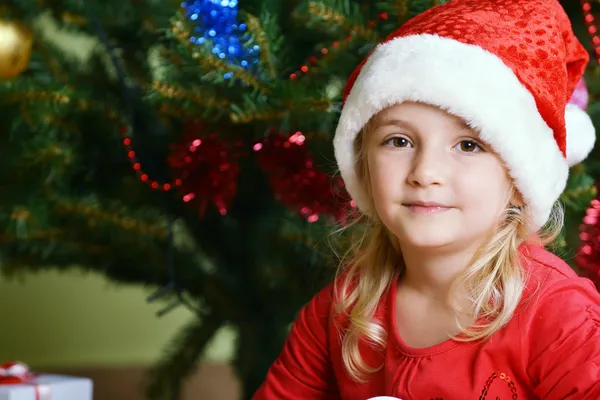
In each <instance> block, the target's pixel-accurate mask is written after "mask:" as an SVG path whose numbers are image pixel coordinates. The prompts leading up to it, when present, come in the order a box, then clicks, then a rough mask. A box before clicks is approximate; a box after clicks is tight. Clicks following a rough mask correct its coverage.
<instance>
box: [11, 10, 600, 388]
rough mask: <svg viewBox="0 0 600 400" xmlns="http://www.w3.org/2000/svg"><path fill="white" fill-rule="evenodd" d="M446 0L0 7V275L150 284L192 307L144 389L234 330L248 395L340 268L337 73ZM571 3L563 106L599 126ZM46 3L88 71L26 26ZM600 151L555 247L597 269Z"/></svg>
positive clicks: (568, 197)
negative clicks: (567, 101) (63, 273)
mask: <svg viewBox="0 0 600 400" xmlns="http://www.w3.org/2000/svg"><path fill="white" fill-rule="evenodd" d="M441 2H442V1H441V0H438V1H436V0H413V1H407V0H394V1H391V0H390V1H377V0H373V1H349V0H295V1H285V2H283V1H279V0H247V1H244V2H243V3H242V4H238V1H237V0H197V1H188V2H184V3H172V2H164V1H163V2H161V1H151V0H147V1H143V0H139V1H130V2H124V3H123V2H117V1H108V0H104V1H95V2H94V1H86V2H80V1H73V0H61V1H58V0H41V1H36V2H32V1H26V0H8V2H6V1H5V2H3V5H1V6H0V15H1V18H0V79H2V80H1V81H0V98H1V99H2V105H3V107H2V108H1V109H0V113H1V118H2V121H3V122H4V124H3V125H4V128H3V130H2V134H1V135H0V148H1V149H2V154H3V156H2V159H1V163H2V164H1V165H2V168H0V188H1V191H0V221H1V223H2V226H3V227H4V230H3V231H2V233H1V236H0V237H1V238H2V240H1V241H0V266H1V268H2V273H3V274H4V275H6V276H13V275H15V274H16V273H20V272H35V271H40V270H43V269H49V268H53V269H61V270H67V269H70V268H80V269H84V270H89V271H96V272H99V273H102V274H104V275H105V276H107V277H108V278H110V279H111V280H113V281H115V282H122V283H136V284H139V285H144V286H148V287H155V288H156V289H157V292H156V294H155V296H153V297H152V299H150V300H154V299H155V298H162V299H164V298H168V299H171V300H172V302H171V303H170V305H169V306H168V307H167V308H166V309H165V311H164V312H168V310H169V309H170V308H171V307H175V306H178V305H182V304H183V305H185V306H187V307H189V309H190V310H191V311H192V312H194V313H196V314H197V316H198V318H197V319H195V321H194V322H193V323H191V324H190V325H189V326H187V327H185V328H184V329H183V330H182V332H181V333H180V335H178V336H177V337H176V338H174V339H173V342H172V345H171V346H169V348H167V349H166V350H165V356H164V359H163V360H162V361H161V362H160V363H159V364H158V365H156V366H155V368H154V369H153V370H152V371H151V373H150V376H149V378H150V380H149V384H148V388H147V393H148V398H150V399H177V398H178V397H179V392H180V387H181V382H182V381H183V380H184V379H185V377H186V376H187V375H189V374H190V373H191V372H192V371H193V370H194V368H195V367H196V365H197V364H198V363H199V362H200V361H201V358H202V353H203V350H204V349H205V347H206V344H207V343H208V342H209V341H210V339H211V338H212V337H213V336H214V334H215V332H217V330H218V329H219V328H221V327H222V326H224V325H230V326H233V327H234V328H235V329H236V330H237V333H238V338H237V342H236V351H235V358H234V360H233V366H234V368H235V371H236V373H237V375H238V376H239V378H240V380H241V382H242V388H243V398H244V399H249V398H250V397H251V396H252V394H253V393H254V391H255V390H256V389H257V387H258V385H259V384H260V383H261V382H262V380H263V379H264V376H265V373H266V370H267V368H268V366H269V365H270V364H271V362H272V361H273V360H274V358H275V357H276V356H277V354H278V353H279V351H280V349H281V347H282V344H283V341H284V340H285V337H286V335H287V332H288V328H289V324H290V323H291V322H292V321H293V320H294V318H295V316H296V313H297V312H298V310H299V309H300V308H301V307H302V305H303V304H305V303H306V302H307V301H308V300H309V299H310V298H311V297H312V296H313V295H314V293H316V292H317V291H318V290H319V289H320V288H321V287H322V285H324V284H325V283H326V282H327V281H328V280H329V279H330V278H331V276H332V274H333V273H334V271H335V263H336V259H335V258H334V257H332V255H331V254H332V253H333V252H332V250H331V249H330V248H329V245H330V243H329V242H330V241H329V239H330V238H331V237H332V236H331V235H332V234H334V232H335V229H336V228H337V227H338V226H340V225H344V223H345V222H346V218H347V216H348V215H350V214H352V212H353V204H352V202H351V201H350V200H349V198H348V196H347V194H346V193H345V191H344V187H343V183H342V182H341V180H340V178H339V177H338V176H337V175H336V174H335V162H334V157H333V149H332V145H331V140H332V136H333V133H334V127H335V124H336V121H337V118H338V116H339V110H340V107H341V94H342V89H343V85H344V83H345V80H346V78H347V77H348V75H349V74H350V72H351V71H352V69H353V68H354V67H355V66H356V65H357V64H358V63H359V62H360V61H361V60H362V59H363V58H364V57H365V56H366V55H367V54H368V52H369V51H370V50H371V49H372V48H373V46H374V45H375V44H376V43H377V42H378V41H379V40H381V39H382V38H383V37H385V36H386V34H387V33H389V32H391V31H392V30H394V29H396V28H397V27H398V26H399V25H400V24H402V23H403V22H404V21H406V20H407V19H409V18H411V17H412V16H414V15H416V14H418V13H420V12H422V11H424V10H426V9H428V8H430V7H433V6H435V5H437V4H439V3H441ZM564 3H565V4H564V7H565V9H566V10H567V12H568V14H569V15H570V17H571V20H572V22H573V25H574V28H575V30H576V32H577V34H578V35H579V37H580V39H581V41H582V43H584V44H585V45H586V46H587V47H588V48H589V50H590V54H592V55H593V57H592V62H591V63H590V68H589V71H588V74H587V75H586V84H587V91H586V89H585V87H584V86H582V87H581V89H580V90H579V91H578V92H577V96H574V98H573V99H572V101H573V102H576V103H577V104H579V105H580V106H581V107H587V111H588V112H589V113H590V115H591V116H592V118H593V119H594V120H595V121H598V117H599V116H600V111H599V110H600V108H599V107H600V105H599V104H600V103H599V102H597V101H596V96H597V93H599V92H600V79H599V75H598V63H597V61H596V59H595V58H594V57H597V56H598V54H600V38H598V36H596V34H597V30H596V25H595V19H594V13H595V12H596V11H599V10H598V9H596V8H595V7H598V6H595V5H594V6H592V5H591V4H590V3H588V2H585V1H584V2H582V4H581V5H580V4H577V2H566V1H565V2H564ZM599 8H600V7H599ZM48 15H49V16H51V17H52V18H53V19H54V20H55V21H56V22H57V23H58V24H59V25H60V27H61V29H64V30H69V31H72V32H78V33H81V34H82V35H87V36H89V37H91V38H93V39H94V43H96V44H95V46H94V50H93V53H92V55H91V57H90V59H89V60H88V61H87V62H86V63H85V64H84V65H82V64H81V63H80V62H78V61H77V60H74V59H72V58H70V57H68V56H67V55H65V53H64V52H63V50H61V48H60V46H57V45H56V44H54V43H52V42H51V41H49V40H47V38H46V37H45V36H44V35H43V32H41V31H40V30H39V29H37V28H36V21H37V20H38V19H39V18H40V16H48ZM432 62H434V60H432ZM582 84H583V83H582ZM588 91H589V94H590V95H589V99H588V98H587V95H588ZM588 103H589V104H588ZM597 126H598V125H597ZM599 160H600V157H599V155H598V154H597V153H594V154H592V155H591V156H590V158H589V160H588V161H586V162H585V164H582V165H578V166H576V167H574V168H573V169H572V171H571V176H570V180H569V184H568V188H567V189H566V190H565V192H564V194H563V197H562V200H563V202H564V203H565V205H566V208H567V224H566V229H565V231H564V233H563V236H561V238H560V239H559V240H558V241H557V246H556V247H554V250H555V251H557V252H559V253H560V254H561V255H563V256H566V257H567V259H568V260H570V261H571V263H572V265H573V268H576V269H577V270H578V272H580V273H582V274H586V275H588V276H590V277H591V278H592V279H595V281H596V282H600V280H599V279H598V272H597V271H598V270H600V268H599V266H600V258H599V257H598V254H600V251H599V250H600V249H599V247H598V243H599V238H600V232H599V231H598V228H597V224H598V217H600V211H599V210H600V202H598V201H597V200H595V197H596V185H595V182H596V181H597V180H598V178H599V177H600V170H599V166H598V161H599ZM580 231H582V232H580ZM343 247H344V246H343V243H342V242H340V243H339V244H338V247H336V248H337V249H339V250H340V251H343ZM576 254H577V255H578V256H577V257H575V255H576Z"/></svg>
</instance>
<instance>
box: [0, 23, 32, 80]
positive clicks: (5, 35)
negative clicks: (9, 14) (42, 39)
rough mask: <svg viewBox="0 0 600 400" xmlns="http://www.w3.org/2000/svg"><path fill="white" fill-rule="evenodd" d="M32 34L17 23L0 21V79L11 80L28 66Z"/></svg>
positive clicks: (25, 27)
mask: <svg viewBox="0 0 600 400" xmlns="http://www.w3.org/2000/svg"><path fill="white" fill-rule="evenodd" d="M32 46H33V33H32V32H31V29H29V28H28V27H27V26H25V25H24V24H22V23H21V22H17V21H4V20H0V79H12V78H14V77H16V76H18V75H19V74H21V72H23V71H24V70H25V69H26V68H27V66H28V65H29V60H30V58H31V48H32Z"/></svg>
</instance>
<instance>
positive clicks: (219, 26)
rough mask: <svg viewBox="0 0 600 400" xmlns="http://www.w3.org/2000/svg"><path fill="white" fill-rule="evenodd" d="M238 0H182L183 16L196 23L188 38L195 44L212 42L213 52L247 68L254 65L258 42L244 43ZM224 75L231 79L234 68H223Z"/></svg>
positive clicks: (257, 52)
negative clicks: (250, 44)
mask: <svg viewBox="0 0 600 400" xmlns="http://www.w3.org/2000/svg"><path fill="white" fill-rule="evenodd" d="M237 5H238V1H237V0H220V1H212V0H194V1H186V2H183V3H182V7H183V8H185V10H186V16H187V17H188V18H189V19H190V20H191V21H192V22H194V23H196V24H197V27H196V28H195V29H194V34H195V35H194V36H192V37H191V38H190V40H191V41H192V42H193V43H196V44H198V45H207V44H210V45H211V46H212V50H211V51H212V53H213V54H215V55H217V56H218V57H219V58H221V59H226V60H227V61H228V62H229V63H231V64H234V65H237V66H241V67H243V68H246V69H252V68H254V67H255V66H256V65H257V64H258V61H259V57H258V55H259V54H260V46H258V45H253V46H250V47H245V46H244V43H245V42H247V41H249V40H250V35H249V34H248V31H247V29H248V27H247V26H246V24H244V23H239V22H238V19H237V17H238V9H237ZM223 77H224V78H225V79H231V78H232V77H233V72H225V73H224V75H223Z"/></svg>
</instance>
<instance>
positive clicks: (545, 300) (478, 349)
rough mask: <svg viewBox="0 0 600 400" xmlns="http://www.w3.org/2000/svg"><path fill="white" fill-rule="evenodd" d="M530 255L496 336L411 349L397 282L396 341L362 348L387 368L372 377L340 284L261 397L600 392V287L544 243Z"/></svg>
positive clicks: (426, 399)
mask: <svg viewBox="0 0 600 400" xmlns="http://www.w3.org/2000/svg"><path fill="white" fill-rule="evenodd" d="M520 253H521V258H522V260H523V263H522V264H523V267H524V268H525V270H526V271H527V273H528V275H529V277H528V280H527V284H526V289H525V290H524V293H523V298H522V300H521V303H520V304H519V306H518V308H517V310H516V312H515V314H514V316H513V318H512V319H511V321H510V322H509V323H508V325H507V326H505V327H504V328H503V329H502V330H500V331H498V332H497V333H496V334H495V335H494V336H493V337H492V338H491V339H490V340H487V341H478V342H456V341H453V340H448V341H445V342H443V343H440V344H438V345H435V346H432V347H428V348H423V349H415V348H410V347H408V346H407V345H406V344H405V343H404V342H403V341H402V338H400V336H399V335H398V333H397V330H396V322H395V311H396V305H395V298H396V296H395V294H396V285H395V284H394V285H392V287H391V289H390V290H389V291H388V293H387V294H386V295H385V296H384V297H383V298H382V299H381V303H380V306H379V308H378V310H377V313H376V318H378V319H380V321H381V322H382V324H383V326H384V328H385V329H386V330H387V332H388V345H387V348H386V349H385V351H383V352H382V351H381V350H380V351H379V352H378V351H376V350H374V349H372V348H370V347H369V346H366V345H365V346H362V350H363V353H362V354H363V357H364V359H365V361H367V363H368V364H369V365H372V366H377V365H381V364H382V363H383V368H382V369H381V370H380V371H379V372H377V373H375V374H374V375H372V376H371V377H370V379H369V381H368V382H367V383H364V384H358V383H355V382H353V381H352V380H351V379H350V378H349V377H348V375H347V374H346V372H345V368H344V365H343V363H342V356H341V346H340V339H339V334H338V331H337V327H336V326H337V325H334V321H333V314H332V311H333V309H332V306H333V301H332V299H333V285H332V284H330V285H329V286H328V287H326V288H325V289H323V290H322V291H321V292H320V293H318V294H317V295H316V296H315V297H314V298H313V299H312V300H311V301H310V302H309V303H308V304H307V305H306V306H305V307H304V308H303V309H302V311H301V313H300V315H299V317H298V319H297V320H296V322H295V323H294V326H293V328H292V330H291V332H290V334H289V337H288V339H287V341H286V343H285V346H284V348H283V350H282V352H281V354H280V356H279V358H278V359H277V360H276V361H275V362H274V363H273V365H272V366H271V368H270V369H269V372H268V374H267V377H266V380H265V382H264V383H263V385H262V386H261V387H260V389H259V390H258V391H257V392H256V394H255V395H254V397H253V399H254V400H275V399H286V400H295V399H297V400H300V399H302V400H317V399H318V400H325V399H327V400H329V399H344V400H366V399H369V398H371V397H375V396H383V395H387V396H395V397H398V398H401V399H403V400H434V399H435V400H477V399H487V400H506V399H520V400H525V399H547V400H559V399H561V400H562V399H569V400H575V399H577V400H584V399H585V400H599V399H600V295H599V294H598V292H597V291H596V289H595V288H594V286H593V284H592V283H591V282H590V281H589V280H587V279H583V278H578V277H577V276H576V274H575V273H574V272H573V271H572V269H571V268H570V267H569V266H568V265H567V264H566V263H564V262H563V261H562V260H560V259H559V258H558V257H555V256H554V255H553V254H551V253H549V252H548V251H546V250H544V249H543V248H541V247H537V246H533V245H523V246H521V249H520ZM480 396H481V397H480Z"/></svg>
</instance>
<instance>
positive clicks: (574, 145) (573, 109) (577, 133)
mask: <svg viewBox="0 0 600 400" xmlns="http://www.w3.org/2000/svg"><path fill="white" fill-rule="evenodd" d="M565 123H566V124H567V162H568V163H569V165H570V166H573V165H575V164H579V163H580V162H582V161H583V160H585V158H586V157H587V156H588V155H589V154H590V151H592V149H593V148H594V144H595V142H596V128H595V127H594V125H593V124H592V120H591V119H590V116H589V115H588V113H586V112H585V111H584V110H582V109H581V108H579V107H578V106H577V105H575V104H572V103H569V104H567V109H566V111H565Z"/></svg>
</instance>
